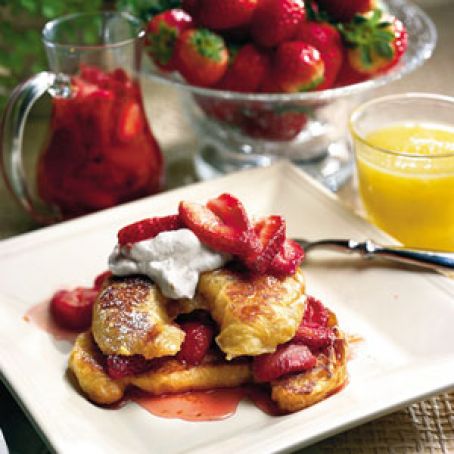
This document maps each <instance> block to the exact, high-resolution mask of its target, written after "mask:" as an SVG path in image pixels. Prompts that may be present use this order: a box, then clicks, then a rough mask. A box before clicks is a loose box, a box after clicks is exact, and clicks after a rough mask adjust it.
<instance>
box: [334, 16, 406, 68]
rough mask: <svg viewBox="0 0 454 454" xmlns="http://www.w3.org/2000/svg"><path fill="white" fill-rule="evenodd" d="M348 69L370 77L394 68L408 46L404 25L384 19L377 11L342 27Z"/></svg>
mask: <svg viewBox="0 0 454 454" xmlns="http://www.w3.org/2000/svg"><path fill="white" fill-rule="evenodd" d="M343 34H344V39H345V41H346V43H347V45H348V50H347V58H348V62H349V64H350V66H351V67H352V68H353V69H354V70H355V71H356V72H358V73H359V74H364V75H367V76H372V75H375V74H379V73H382V72H384V71H387V70H389V69H390V68H392V67H393V66H395V65H396V64H397V63H398V62H399V61H400V59H401V58H402V56H403V55H404V53H405V51H406V49H407V45H408V35H407V30H406V28H405V25H404V24H403V23H402V22H401V21H400V20H399V19H397V18H395V17H389V18H383V15H382V12H381V11H380V10H375V11H374V12H373V14H371V15H369V16H368V17H365V16H356V17H355V18H354V19H353V20H352V21H351V22H350V23H349V24H346V25H345V26H344V27H343Z"/></svg>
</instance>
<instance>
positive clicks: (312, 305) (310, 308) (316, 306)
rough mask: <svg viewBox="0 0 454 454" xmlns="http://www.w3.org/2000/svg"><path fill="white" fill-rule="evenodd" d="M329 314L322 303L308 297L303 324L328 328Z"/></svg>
mask: <svg viewBox="0 0 454 454" xmlns="http://www.w3.org/2000/svg"><path fill="white" fill-rule="evenodd" d="M328 319H329V313H328V311H327V310H326V307H325V306H324V305H323V304H322V302H321V301H320V300H318V299H316V298H314V297H313V296H308V297H307V301H306V309H305V311H304V316H303V320H302V322H301V323H302V324H303V325H305V326H314V327H318V326H323V327H326V326H327V324H328Z"/></svg>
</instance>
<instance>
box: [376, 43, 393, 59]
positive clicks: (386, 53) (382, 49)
mask: <svg viewBox="0 0 454 454" xmlns="http://www.w3.org/2000/svg"><path fill="white" fill-rule="evenodd" d="M374 50H375V52H377V54H378V55H380V57H384V58H386V59H387V60H392V59H393V57H394V48H393V46H391V44H389V43H386V42H383V41H379V42H377V43H375V44H374Z"/></svg>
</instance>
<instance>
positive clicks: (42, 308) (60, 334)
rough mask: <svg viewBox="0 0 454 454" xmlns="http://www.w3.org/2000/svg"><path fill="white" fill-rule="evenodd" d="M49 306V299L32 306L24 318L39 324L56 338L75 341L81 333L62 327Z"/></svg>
mask: <svg viewBox="0 0 454 454" xmlns="http://www.w3.org/2000/svg"><path fill="white" fill-rule="evenodd" d="M49 307H50V305H49V301H45V302H44V303H39V304H36V305H35V306H32V307H31V308H30V309H28V311H27V312H26V313H25V315H24V320H25V321H26V322H31V323H33V324H34V325H36V326H38V327H39V328H41V329H42V330H43V331H46V332H47V333H49V334H50V335H51V336H53V337H54V338H55V339H56V340H64V341H68V342H71V343H74V341H75V340H76V337H77V335H78V334H79V333H78V332H76V331H71V330H68V329H65V328H62V327H60V326H59V325H58V324H57V323H56V322H55V321H54V319H53V317H52V314H51V313H50V310H49Z"/></svg>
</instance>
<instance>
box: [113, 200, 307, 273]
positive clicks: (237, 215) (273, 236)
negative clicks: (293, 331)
mask: <svg viewBox="0 0 454 454" xmlns="http://www.w3.org/2000/svg"><path fill="white" fill-rule="evenodd" d="M183 227H186V228H188V229H190V230H192V232H193V233H194V234H195V235H196V236H197V237H198V238H199V240H200V241H201V242H202V243H203V244H205V245H207V246H208V247H210V248H211V249H213V250H215V251H219V252H223V253H227V254H231V255H233V256H234V257H235V259H236V260H238V261H239V262H241V263H242V264H243V265H244V266H245V267H246V268H247V269H248V270H250V271H251V272H253V273H258V274H265V273H269V274H273V275H277V276H283V275H290V274H293V273H294V272H295V271H296V269H297V267H298V266H299V265H300V264H301V262H302V260H303V258H304V252H303V250H302V249H301V247H300V246H299V245H298V244H297V243H296V242H294V241H293V240H290V239H288V238H286V226H285V220H284V218H282V217H281V216H267V217H265V218H262V219H260V220H258V221H256V222H254V223H252V222H251V220H250V219H249V217H248V215H247V213H246V210H245V208H244V206H243V204H242V203H241V202H240V201H239V200H238V199H237V198H236V197H234V196H232V195H231V194H221V195H220V196H219V197H216V198H214V199H211V200H209V201H208V202H207V204H206V205H200V204H197V203H193V202H186V201H182V202H180V205H179V210H178V214H175V215H170V216H164V217H154V218H148V219H144V220H142V221H139V222H136V223H134V224H130V225H128V226H126V227H124V228H122V229H121V230H120V231H119V232H118V243H119V244H120V245H121V246H125V245H128V244H133V243H136V242H139V241H143V240H146V239H149V238H153V237H155V236H156V235H157V234H158V233H160V232H163V231H169V230H177V229H180V228H183Z"/></svg>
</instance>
